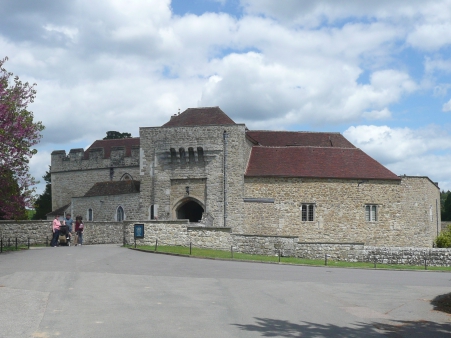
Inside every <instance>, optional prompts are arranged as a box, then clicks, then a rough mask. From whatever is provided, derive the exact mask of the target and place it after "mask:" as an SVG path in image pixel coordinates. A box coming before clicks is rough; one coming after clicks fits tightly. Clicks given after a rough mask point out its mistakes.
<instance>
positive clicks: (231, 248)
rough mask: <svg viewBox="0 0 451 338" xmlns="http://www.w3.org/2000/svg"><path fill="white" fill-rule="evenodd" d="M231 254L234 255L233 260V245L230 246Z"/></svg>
mask: <svg viewBox="0 0 451 338" xmlns="http://www.w3.org/2000/svg"><path fill="white" fill-rule="evenodd" d="M230 254H231V255H232V258H233V245H231V246H230Z"/></svg>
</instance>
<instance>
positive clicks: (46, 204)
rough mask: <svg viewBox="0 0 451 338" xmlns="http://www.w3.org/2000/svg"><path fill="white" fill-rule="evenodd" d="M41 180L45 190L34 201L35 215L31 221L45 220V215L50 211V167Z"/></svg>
mask: <svg viewBox="0 0 451 338" xmlns="http://www.w3.org/2000/svg"><path fill="white" fill-rule="evenodd" d="M42 178H43V179H44V180H45V182H46V185H45V190H44V192H43V193H42V194H41V195H39V196H38V198H37V199H36V202H35V204H34V206H35V209H36V213H35V214H34V216H33V219H45V218H46V215H47V214H48V213H49V212H51V211H52V176H51V175H50V167H49V170H48V171H46V172H45V175H44V176H42Z"/></svg>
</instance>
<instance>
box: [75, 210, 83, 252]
mask: <svg viewBox="0 0 451 338" xmlns="http://www.w3.org/2000/svg"><path fill="white" fill-rule="evenodd" d="M84 228H85V227H84V225H83V218H82V217H81V216H77V217H76V218H75V233H76V234H77V238H78V239H77V244H75V245H78V244H79V245H83V230H84Z"/></svg>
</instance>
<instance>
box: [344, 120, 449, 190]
mask: <svg viewBox="0 0 451 338" xmlns="http://www.w3.org/2000/svg"><path fill="white" fill-rule="evenodd" d="M343 135H344V136H345V137H346V138H347V139H348V140H349V141H350V142H351V143H353V144H354V145H355V146H356V147H358V148H360V149H362V150H363V151H365V152H366V153H367V154H369V155H370V156H372V157H373V158H374V159H376V160H377V161H379V162H380V163H382V164H383V165H385V166H387V168H388V169H390V170H392V171H393V172H394V173H395V174H397V175H404V174H405V175H408V176H428V177H429V178H430V179H431V180H433V181H437V182H439V183H440V188H441V189H445V190H448V189H449V190H451V180H450V177H451V166H449V163H451V135H450V133H449V131H448V130H446V129H444V128H442V127H438V126H434V125H431V126H428V127H425V128H422V129H417V130H413V129H410V128H390V127H388V126H373V125H361V126H357V127H350V128H348V129H347V130H346V131H345V132H344V133H343Z"/></svg>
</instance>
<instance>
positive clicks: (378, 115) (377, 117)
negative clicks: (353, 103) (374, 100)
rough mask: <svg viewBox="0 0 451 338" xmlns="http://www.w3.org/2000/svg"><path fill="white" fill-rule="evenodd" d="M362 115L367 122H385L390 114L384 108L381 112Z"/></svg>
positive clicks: (369, 112)
mask: <svg viewBox="0 0 451 338" xmlns="http://www.w3.org/2000/svg"><path fill="white" fill-rule="evenodd" d="M362 115H363V117H364V118H366V119H367V120H386V119H389V118H390V117H391V112H390V110H388V109H387V108H384V109H382V110H372V111H368V112H364V113H363V114H362Z"/></svg>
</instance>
